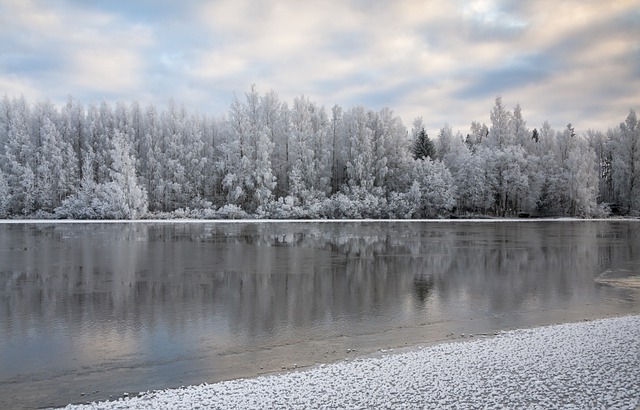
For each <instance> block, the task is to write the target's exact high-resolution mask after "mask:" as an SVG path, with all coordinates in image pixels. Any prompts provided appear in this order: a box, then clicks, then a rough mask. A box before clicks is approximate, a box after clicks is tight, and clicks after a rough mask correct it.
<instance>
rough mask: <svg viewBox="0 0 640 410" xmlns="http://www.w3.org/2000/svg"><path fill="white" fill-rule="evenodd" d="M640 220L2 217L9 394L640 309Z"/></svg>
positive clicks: (323, 358) (1, 361) (245, 368)
mask: <svg viewBox="0 0 640 410" xmlns="http://www.w3.org/2000/svg"><path fill="white" fill-rule="evenodd" d="M639 279H640V221H637V220H611V221H564V220H558V221H521V222H519V221H485V222H480V221H447V222H415V221H413V222H396V221H392V222H390V221H381V222H370V221H363V222H239V223H235V222H200V221H199V222H193V223H189V222H137V223H71V224H69V223H11V224H9V223H7V224H0V408H20V407H24V408H34V407H44V406H52V405H64V404H66V403H69V402H84V401H91V400H104V399H107V398H109V397H112V398H116V397H118V396H121V395H122V394H123V392H137V391H141V390H149V389H158V388H165V387H177V386H180V385H186V384H193V383H201V382H213V381H218V380H223V379H228V378H236V377H248V376H255V375H257V374H261V373H268V372H274V371H280V370H282V369H285V368H286V369H291V368H295V367H301V366H308V365H312V364H314V363H321V362H331V361H336V360H344V359H345V358H348V359H351V358H354V357H357V355H363V354H373V353H375V352H378V351H380V350H382V351H387V350H389V349H390V348H393V349H398V348H402V347H403V346H407V347H411V346H415V345H417V344H424V343H430V342H437V341H444V340H459V339H464V338H469V337H478V336H481V335H483V334H493V333H495V332H498V331H501V330H506V329H513V328H519V327H528V326H536V325H545V324H551V323H559V322H567V321H577V320H582V319H590V318H598V317H605V316H608V315H624V314H639V313H640V286H639V282H640V281H639Z"/></svg>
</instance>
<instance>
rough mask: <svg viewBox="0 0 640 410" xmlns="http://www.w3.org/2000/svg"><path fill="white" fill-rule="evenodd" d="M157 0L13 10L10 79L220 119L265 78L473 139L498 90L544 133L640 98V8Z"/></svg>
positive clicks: (4, 0)
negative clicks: (181, 107) (171, 0)
mask: <svg viewBox="0 0 640 410" xmlns="http://www.w3.org/2000/svg"><path fill="white" fill-rule="evenodd" d="M153 6H154V10H153V11H152V10H145V9H144V7H140V6H132V5H129V4H128V3H126V2H122V3H119V2H114V3H110V6H109V10H103V9H100V8H99V6H95V5H94V6H93V8H91V9H90V8H89V7H88V6H86V5H84V3H82V2H78V3H74V2H56V3H35V2H31V1H24V2H10V1H8V0H0V7H2V8H3V9H4V10H3V13H0V14H1V15H2V16H4V17H0V20H1V21H0V23H2V26H1V27H2V28H0V36H1V38H0V40H5V39H6V40H7V41H6V42H5V45H4V46H0V51H2V52H3V54H4V55H5V56H6V57H4V60H5V61H4V62H3V61H2V59H1V58H2V57H0V80H2V81H4V83H7V82H9V80H8V79H9V78H12V79H13V80H15V81H16V84H21V86H24V87H25V88H29V87H31V88H32V89H33V88H37V89H41V90H42V95H43V96H46V97H52V98H54V99H55V98H59V97H58V96H57V95H51V94H52V93H53V94H55V93H62V94H63V96H66V95H67V94H72V95H74V96H76V97H77V98H80V99H82V97H83V95H89V96H95V95H101V94H107V95H109V96H113V97H115V98H122V99H130V98H135V96H136V95H147V96H149V98H150V99H152V100H155V102H159V103H161V102H163V101H166V100H167V99H168V98H169V97H175V98H176V99H177V100H180V101H184V102H185V104H187V105H191V106H195V107H197V108H200V109H202V110H209V109H211V107H212V106H213V104H212V103H211V102H210V100H211V98H209V97H208V95H207V94H208V93H209V94H211V93H213V94H216V93H217V95H220V93H221V92H222V93H223V94H222V95H228V96H229V101H226V102H225V103H224V104H222V105H220V102H219V101H218V102H217V103H216V104H215V108H216V109H220V107H221V106H228V104H229V103H230V97H231V95H232V93H233V92H234V91H235V92H237V93H242V92H244V91H245V90H246V89H247V88H248V87H249V85H250V84H252V83H256V84H257V85H258V87H259V88H260V89H263V90H266V89H269V88H273V89H275V90H276V91H277V92H278V93H279V94H280V95H281V97H282V98H284V99H291V98H293V97H294V96H297V95H300V94H301V93H304V94H306V95H307V96H309V97H310V98H312V99H314V100H317V101H318V102H319V103H320V104H324V105H326V106H331V105H333V104H334V103H338V104H341V105H346V106H348V105H351V104H357V103H361V104H364V105H367V106H369V107H371V108H373V109H378V108H381V106H383V105H389V106H390V107H391V108H393V109H394V110H395V111H396V112H397V113H399V114H400V115H402V116H403V119H404V121H405V123H407V124H408V123H410V122H411V120H412V117H414V116H416V115H421V116H423V117H424V118H425V121H426V122H427V124H434V125H435V124H440V125H442V124H444V123H445V122H449V123H451V124H452V125H453V127H454V128H461V129H463V131H464V130H466V128H468V124H469V123H470V121H472V120H480V121H487V120H488V118H487V117H488V111H489V109H490V107H491V104H492V101H493V99H494V98H495V96H496V95H497V94H501V95H503V96H504V97H505V102H506V103H507V104H510V102H511V101H512V104H514V105H515V103H516V102H520V103H521V105H522V107H523V110H524V113H525V115H526V114H527V112H532V113H536V115H539V117H537V116H536V117H535V118H530V119H528V120H529V123H530V124H538V123H540V122H542V121H543V120H544V119H546V118H548V119H550V120H551V121H552V122H553V123H555V122H560V123H565V122H568V121H573V122H574V123H576V124H580V123H589V126H593V127H598V128H604V127H606V126H609V125H612V124H615V122H617V121H618V120H619V118H615V119H610V120H608V121H607V119H606V118H601V117H599V116H597V115H588V116H585V114H584V113H585V112H587V111H589V112H592V113H593V112H594V111H596V109H595V108H594V107H600V110H601V112H603V113H606V114H603V115H606V116H609V115H610V111H616V112H618V117H624V115H625V113H626V110H627V109H628V108H629V107H628V106H627V105H628V104H629V103H631V104H638V102H637V101H635V102H634V100H637V98H635V96H634V93H633V92H632V90H631V89H630V88H629V87H632V86H633V87H636V90H637V89H638V88H637V86H638V77H639V74H638V73H640V58H638V57H635V58H634V57H633V56H634V55H637V54H638V38H640V31H639V29H638V25H637V24H635V25H634V21H636V22H637V20H638V17H635V19H636V20H633V19H634V17H633V16H634V14H633V13H634V10H636V12H635V13H636V14H635V15H636V16H637V15H638V12H637V10H638V8H639V7H638V6H639V5H638V2H637V0H632V1H615V2H597V1H588V2H584V1H578V0H569V1H565V2H560V3H558V2H539V1H522V2H517V3H512V2H505V1H501V0H475V1H470V2H466V1H459V2H438V1H422V0H420V1H419V0H399V1H394V2H386V1H371V2H359V1H355V0H354V1H338V0H335V1H310V2H304V3H300V2H296V1H293V0H280V1H276V0H273V1H265V2H252V1H249V0H234V1H215V2H205V1H201V2H198V1H195V2H187V3H185V5H184V6H183V9H181V10H176V8H175V7H174V8H172V9H171V10H170V11H167V13H171V15H170V16H166V15H163V14H162V12H159V11H158V10H156V9H157V8H162V7H170V6H169V5H163V4H162V3H158V4H153ZM147 7H149V6H147ZM134 8H135V10H134ZM9 15H10V16H11V18H8V17H7V16H9ZM159 15H162V16H163V17H162V18H160V17H158V16H159ZM142 23H144V24H142ZM634 47H635V48H634ZM36 66H37V68H38V71H39V73H40V74H39V76H36V75H35V74H33V73H30V71H34V70H35V68H36ZM26 67H32V68H31V70H29V69H26ZM43 73H44V75H43ZM13 80H12V81H13ZM2 81H0V83H2ZM581 82H582V83H581ZM584 83H587V84H584ZM612 83H615V84H627V85H629V87H627V88H626V90H625V87H615V86H613V85H614V84H612ZM603 84H605V85H603ZM15 88H16V87H12V88H10V89H7V88H5V89H7V90H8V91H11V92H13V91H12V89H15ZM586 101H589V103H586ZM598 101H599V102H598ZM565 104H566V105H567V107H565V108H562V106H563V105H565ZM545 105H547V106H549V107H553V109H546V108H545ZM623 105H624V106H623ZM580 107H584V108H583V109H581V108H580ZM452 111H453V112H455V113H456V114H455V116H456V119H453V118H451V113H452ZM479 112H481V113H482V117H480V118H478V117H477V114H478V113H479ZM447 113H449V116H447ZM570 116H584V117H579V118H565V117H570ZM457 118H460V120H458V119H457ZM556 118H557V121H556ZM458 121H459V122H458ZM605 121H606V124H605ZM612 121H614V122H612ZM578 129H582V127H579V128H578Z"/></svg>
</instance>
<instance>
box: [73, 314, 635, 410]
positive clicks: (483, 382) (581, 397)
mask: <svg viewBox="0 0 640 410" xmlns="http://www.w3.org/2000/svg"><path fill="white" fill-rule="evenodd" d="M639 405H640V316H626V317H619V318H611V319H601V320H595V321H590V322H580V323H569V324H561V325H554V326H547V327H540V328H533V329H523V330H516V331H509V332H504V333H500V334H499V335H497V336H495V337H486V338H485V337H476V338H473V339H470V340H467V341H464V342H455V343H445V344H439V345H435V346H430V347H425V348H416V349H413V350H410V351H407V352H403V353H397V354H396V353H391V352H386V353H384V354H383V355H381V356H379V357H369V358H359V359H355V360H352V361H347V360H345V361H343V362H339V363H335V364H330V365H319V366H315V367H313V368H310V369H306V370H301V371H292V372H287V373H282V374H275V375H269V376H262V377H257V378H251V379H239V380H231V381H225V382H220V383H215V384H203V385H198V386H189V387H184V388H181V389H172V390H162V391H155V392H147V393H143V394H141V395H140V396H138V397H131V398H123V399H120V400H118V401H112V402H101V403H91V404H86V405H69V406H67V407H66V409H68V410H72V409H73V410H81V409H165V408H166V409H192V408H206V409H209V408H211V409H214V408H215V409H225V408H230V409H231V408H238V409H240V408H241V409H253V408H255V409H262V408H300V409H307V408H411V409H414V408H451V407H456V408H496V407H498V408H501V407H507V408H544V409H548V408H560V407H561V408H584V409H593V408H616V409H635V408H636V407H637V406H639Z"/></svg>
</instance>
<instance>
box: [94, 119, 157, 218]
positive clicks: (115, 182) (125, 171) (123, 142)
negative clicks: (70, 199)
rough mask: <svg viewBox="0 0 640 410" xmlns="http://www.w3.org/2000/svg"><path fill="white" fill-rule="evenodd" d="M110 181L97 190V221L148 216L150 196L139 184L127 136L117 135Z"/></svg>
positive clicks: (114, 142) (95, 201) (112, 154)
mask: <svg viewBox="0 0 640 410" xmlns="http://www.w3.org/2000/svg"><path fill="white" fill-rule="evenodd" d="M109 171H110V177H111V181H110V182H106V183H102V184H100V185H98V186H97V187H96V197H95V198H94V200H93V201H92V206H93V208H94V210H95V211H96V213H97V215H98V217H101V218H108V219H112V218H113V219H136V218H139V217H141V216H143V215H144V214H145V213H146V212H147V192H146V191H145V189H144V188H143V187H141V186H140V184H139V183H138V177H137V175H136V168H135V163H134V159H133V158H132V156H131V146H130V144H129V142H128V141H127V139H126V137H125V134H124V133H123V132H121V131H115V134H114V136H113V149H112V150H111V167H110V170H109Z"/></svg>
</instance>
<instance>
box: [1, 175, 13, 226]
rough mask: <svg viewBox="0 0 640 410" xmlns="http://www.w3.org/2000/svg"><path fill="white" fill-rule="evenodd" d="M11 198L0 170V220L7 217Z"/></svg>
mask: <svg viewBox="0 0 640 410" xmlns="http://www.w3.org/2000/svg"><path fill="white" fill-rule="evenodd" d="M10 203H11V197H10V193H9V184H8V183H7V179H6V178H5V176H4V171H2V168H0V218H4V217H6V216H7V215H9V205H10Z"/></svg>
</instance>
